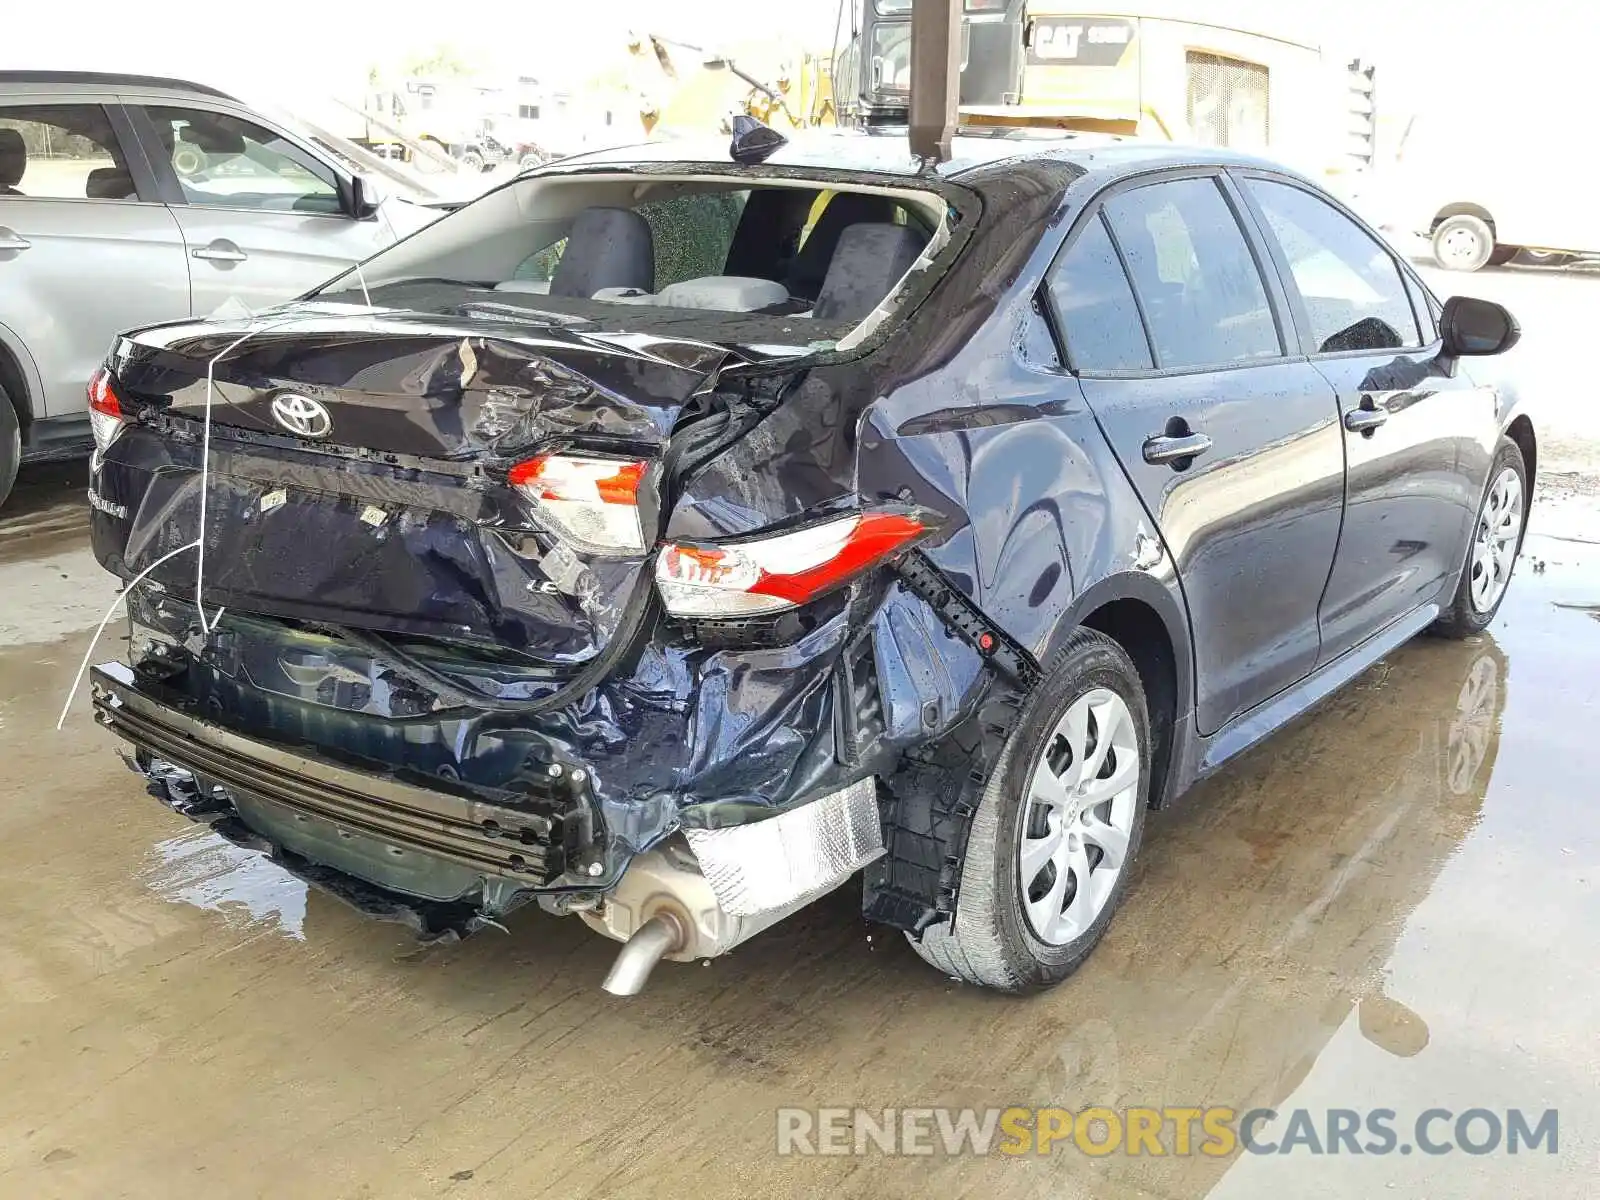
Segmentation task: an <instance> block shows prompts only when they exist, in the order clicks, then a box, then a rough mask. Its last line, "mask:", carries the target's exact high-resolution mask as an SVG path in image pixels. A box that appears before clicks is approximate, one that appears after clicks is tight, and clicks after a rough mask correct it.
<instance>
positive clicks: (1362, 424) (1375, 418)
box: [1344, 396, 1389, 437]
mask: <svg viewBox="0 0 1600 1200" xmlns="http://www.w3.org/2000/svg"><path fill="white" fill-rule="evenodd" d="M1388 419H1389V410H1388V409H1386V408H1379V407H1377V405H1375V404H1374V403H1373V402H1372V397H1371V396H1363V397H1361V407H1360V408H1352V409H1351V410H1350V411H1349V412H1347V413H1345V414H1344V427H1345V428H1346V429H1348V430H1349V431H1350V432H1351V433H1359V434H1361V435H1362V436H1364V437H1371V436H1372V433H1373V431H1374V430H1375V429H1377V428H1378V426H1379V425H1382V424H1383V423H1384V422H1385V421H1387V420H1388Z"/></svg>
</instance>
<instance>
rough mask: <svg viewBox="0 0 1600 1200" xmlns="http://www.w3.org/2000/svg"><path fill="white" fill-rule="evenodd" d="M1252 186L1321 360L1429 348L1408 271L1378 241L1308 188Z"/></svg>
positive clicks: (1258, 182) (1250, 182) (1263, 182)
mask: <svg viewBox="0 0 1600 1200" xmlns="http://www.w3.org/2000/svg"><path fill="white" fill-rule="evenodd" d="M1244 184H1245V187H1246V188H1247V189H1248V190H1249V192H1250V194H1251V196H1252V197H1254V199H1255V201H1256V203H1257V204H1258V205H1260V206H1261V211H1262V214H1263V215H1264V216H1265V217H1266V219H1267V227H1268V228H1269V229H1270V230H1271V231H1272V236H1273V238H1274V239H1276V241H1277V243H1278V245H1279V246H1280V247H1281V248H1282V250H1283V255H1284V257H1285V258H1286V259H1287V260H1288V262H1289V271H1290V274H1292V275H1293V276H1294V285H1295V288H1296V290H1298V291H1299V293H1300V298H1301V299H1302V300H1303V301H1304V303H1305V308H1306V315H1307V317H1308V318H1309V320H1310V323H1311V342H1312V345H1313V346H1314V348H1315V352H1316V353H1319V354H1334V353H1338V352H1339V351H1342V350H1393V349H1400V348H1402V347H1406V346H1420V345H1421V344H1422V337H1421V334H1420V333H1419V331H1418V328H1417V318H1416V314H1415V313H1414V312H1413V311H1412V308H1411V299H1410V297H1409V296H1407V295H1406V285H1405V281H1404V280H1403V279H1402V278H1401V275H1400V268H1399V267H1398V266H1397V265H1396V264H1395V261H1394V259H1393V258H1392V257H1390V255H1389V252H1388V251H1387V250H1385V249H1384V248H1383V246H1381V245H1380V244H1379V243H1378V241H1377V240H1376V239H1375V238H1373V237H1372V236H1371V235H1370V234H1368V233H1367V232H1366V230H1364V229H1362V228H1361V226H1359V225H1357V224H1356V223H1355V222H1354V221H1352V220H1351V219H1350V218H1349V217H1347V216H1345V215H1344V214H1343V213H1342V212H1340V211H1339V210H1338V209H1337V208H1335V207H1333V205H1331V204H1329V203H1327V202H1326V201H1325V200H1321V199H1319V198H1318V197H1316V196H1313V195H1312V194H1311V193H1310V192H1308V191H1305V190H1304V189H1303V188H1297V187H1294V186H1292V185H1291V184H1287V183H1276V182H1274V181H1272V180H1269V179H1246V180H1245V181H1244Z"/></svg>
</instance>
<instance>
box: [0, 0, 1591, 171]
mask: <svg viewBox="0 0 1600 1200" xmlns="http://www.w3.org/2000/svg"><path fill="white" fill-rule="evenodd" d="M1241 2H1243V0H1214V4H1215V11H1217V12H1218V13H1219V14H1220V13H1222V12H1225V11H1226V10H1227V9H1229V8H1233V7H1236V6H1237V5H1238V4H1239V3H1241ZM837 3H838V0H448V2H447V3H436V4H425V3H421V2H420V0H388V2H386V0H355V2H354V3H349V2H344V0H271V2H269V3H265V4H263V3H233V4H229V3H222V2H219V0H149V2H146V3H129V2H128V0H118V2H116V3H113V2H111V0H62V2H59V3H55V4H46V3H44V2H43V0H7V2H6V4H5V7H6V8H7V9H8V10H9V11H7V12H6V14H5V16H4V18H3V19H0V29H3V37H0V67H35V68H60V69H67V68H79V69H101V70H104V69H119V70H126V71H143V72H148V73H151V74H173V75H180V76H185V77H188V78H193V79H196V80H198V81H200V82H205V83H210V84H213V85H214V86H219V87H223V88H224V89H227V90H232V91H235V92H237V93H239V94H241V95H243V96H244V97H246V98H253V97H260V98H264V99H271V100H274V101H276V102H278V103H281V104H283V105H285V106H286V107H290V108H292V107H293V106H294V103H295V97H296V95H297V94H303V93H304V92H305V91H306V90H308V89H316V90H318V91H320V92H322V93H327V92H330V91H335V90H340V91H343V90H346V89H348V88H351V87H355V88H359V87H360V86H361V83H362V81H364V80H365V78H366V73H367V69H368V68H369V67H370V66H372V65H373V64H374V63H380V62H381V63H388V64H391V65H394V66H398V65H399V64H401V63H402V62H403V61H404V60H405V59H406V58H408V57H410V56H413V55H425V54H427V53H428V52H430V51H432V50H434V49H436V48H438V47H439V46H441V45H445V46H449V47H451V48H453V49H454V51H455V52H456V53H457V54H458V55H459V56H460V57H462V58H463V59H465V60H467V61H469V62H475V63H478V64H481V65H482V66H483V67H484V68H485V69H486V70H488V71H491V72H494V73H498V74H506V75H515V74H525V75H535V76H539V77H541V78H546V79H550V80H552V81H563V80H565V81H571V80H574V79H582V78H585V77H588V76H592V75H595V74H597V73H601V72H604V71H606V70H607V69H608V67H614V68H619V69H620V68H621V66H622V65H623V63H624V62H625V55H626V49H625V35H626V32H627V31H628V30H629V29H630V28H633V29H643V30H648V31H650V32H654V33H658V34H665V35H669V36H672V37H675V38H678V39H681V40H683V41H686V42H692V43H696V44H702V45H704V44H708V43H709V44H712V45H721V46H728V45H736V44H738V43H740V42H745V41H751V40H755V39H761V40H765V39H769V38H773V39H779V40H781V41H782V42H783V43H784V44H785V45H786V46H788V47H791V48H795V47H802V46H803V47H807V48H820V49H825V48H826V47H827V46H828V44H829V40H830V34H831V30H832V26H833V22H834V16H835V13H836V11H837ZM1190 6H1191V7H1192V8H1193V9H1194V10H1196V11H1205V10H1206V8H1207V0H1190ZM1097 7H1098V8H1100V9H1102V10H1105V9H1112V10H1114V9H1116V8H1117V7H1118V5H1117V4H1116V3H1114V0H1113V2H1109V3H1101V4H1099V5H1096V3H1095V0H1085V3H1084V5H1083V9H1084V11H1085V12H1086V13H1092V12H1093V11H1095V9H1096V8H1097ZM1129 7H1137V5H1130V6H1129ZM1275 8H1276V9H1277V10H1278V11H1281V12H1286V13H1287V12H1296V11H1298V12H1300V13H1303V14H1305V15H1304V19H1305V20H1307V21H1308V22H1309V23H1310V24H1311V25H1312V26H1313V27H1320V28H1321V29H1322V30H1323V41H1324V45H1325V46H1327V47H1329V49H1330V50H1335V49H1336V50H1337V52H1338V53H1339V54H1340V55H1349V56H1355V55H1360V56H1362V57H1363V58H1365V59H1367V60H1368V61H1371V62H1376V63H1377V64H1378V71H1379V89H1380V91H1379V98H1380V99H1379V102H1380V105H1381V106H1387V108H1388V109H1389V112H1390V114H1391V115H1393V113H1394V112H1395V111H1396V110H1397V109H1398V110H1403V111H1407V112H1409V111H1414V110H1416V109H1419V108H1421V109H1425V110H1429V111H1432V112H1434V113H1437V114H1442V115H1443V116H1444V117H1448V116H1450V115H1452V114H1458V113H1461V112H1464V111H1466V110H1469V109H1470V110H1472V111H1473V112H1481V111H1482V110H1483V109H1486V108H1493V109H1498V110H1500V111H1501V113H1502V114H1504V113H1515V112H1517V111H1518V110H1519V109H1523V110H1525V109H1527V108H1532V109H1534V110H1536V113H1537V119H1538V120H1539V121H1540V122H1541V123H1549V122H1552V121H1553V122H1554V123H1556V124H1557V125H1558V126H1559V127H1560V128H1562V129H1569V128H1570V129H1571V130H1572V132H1573V134H1574V135H1575V136H1577V135H1580V134H1582V135H1585V136H1583V138H1582V140H1583V142H1585V143H1589V142H1592V141H1593V138H1592V136H1588V130H1589V126H1590V122H1591V121H1592V119H1593V117H1594V116H1595V115H1597V110H1600V88H1597V87H1596V86H1595V84H1594V82H1593V76H1594V73H1595V72H1596V70H1600V65H1597V64H1600V57H1597V51H1600V4H1595V3H1592V0H1515V2H1514V3H1500V4H1495V5H1492V6H1491V5H1488V4H1484V3H1482V0H1331V2H1328V0H1323V2H1320V3H1311V2H1310V0H1277V2H1276V3H1275ZM1462 119H1465V118H1462ZM1495 124H1497V125H1503V122H1502V121H1496V122H1495Z"/></svg>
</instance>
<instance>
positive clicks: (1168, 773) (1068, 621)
mask: <svg viewBox="0 0 1600 1200" xmlns="http://www.w3.org/2000/svg"><path fill="white" fill-rule="evenodd" d="M1079 628H1089V629H1094V630H1096V631H1098V632H1100V633H1103V634H1105V635H1106V636H1107V637H1109V638H1111V640H1112V641H1114V642H1116V643H1117V644H1118V645H1119V646H1121V647H1122V649H1123V650H1124V651H1125V652H1126V653H1127V655H1128V657H1129V658H1131V659H1132V660H1133V664H1134V666H1135V667H1136V668H1137V669H1138V672H1139V680H1140V683H1141V684H1142V686H1143V688H1144V693H1145V705H1146V707H1147V708H1148V710H1149V715H1150V731H1151V740H1152V746H1151V770H1152V772H1153V774H1154V777H1155V786H1153V787H1151V789H1150V803H1151V806H1152V807H1154V808H1161V807H1163V806H1164V805H1165V804H1166V803H1167V802H1168V801H1170V800H1171V799H1173V794H1174V789H1173V786H1172V785H1173V783H1174V782H1175V780H1174V778H1173V776H1174V772H1175V771H1176V769H1177V766H1178V764H1180V763H1181V762H1183V761H1184V758H1183V751H1184V749H1185V742H1186V737H1185V733H1184V731H1185V729H1186V727H1187V721H1188V719H1189V714H1190V713H1191V712H1192V711H1193V707H1194V681H1193V664H1194V657H1193V652H1192V650H1191V647H1190V644H1189V634H1188V622H1187V620H1186V618H1185V616H1184V614H1183V611H1182V610H1181V609H1180V608H1179V606H1178V602H1177V600H1176V599H1175V598H1174V597H1173V595H1172V593H1171V591H1169V590H1168V588H1167V587H1166V586H1165V585H1163V584H1162V583H1161V582H1160V581H1159V580H1157V579H1155V578H1153V577H1152V576H1150V575H1146V574H1144V573H1142V572H1128V573H1125V574H1119V575H1113V576H1110V577H1108V578H1105V579H1102V580H1100V581H1099V582H1097V583H1095V584H1094V585H1093V586H1091V587H1089V588H1086V589H1084V591H1083V592H1082V593H1081V594H1080V595H1079V597H1078V599H1077V601H1076V602H1075V603H1074V604H1073V607H1072V609H1071V610H1070V611H1069V612H1068V613H1067V615H1066V616H1065V617H1064V618H1063V619H1062V621H1061V622H1060V624H1059V625H1058V626H1057V627H1056V629H1055V631H1054V633H1053V634H1052V635H1051V638H1050V640H1049V643H1048V645H1047V647H1046V649H1045V651H1044V653H1043V654H1041V656H1040V661H1041V662H1042V663H1044V664H1045V665H1046V666H1048V665H1049V664H1050V663H1051V662H1052V661H1053V660H1054V659H1055V657H1056V656H1057V655H1058V654H1059V652H1060V648H1061V647H1062V646H1064V645H1065V644H1066V643H1067V641H1068V640H1069V639H1070V638H1071V635H1072V633H1073V631H1074V630H1076V629H1079Z"/></svg>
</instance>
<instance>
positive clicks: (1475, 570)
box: [1433, 437, 1529, 638]
mask: <svg viewBox="0 0 1600 1200" xmlns="http://www.w3.org/2000/svg"><path fill="white" fill-rule="evenodd" d="M1528 500H1529V495H1528V469H1527V467H1526V465H1525V464H1524V463H1523V461H1522V451H1521V450H1520V449H1518V448H1517V444H1516V443H1515V442H1513V441H1512V440H1511V439H1510V438H1508V437H1502V438H1501V439H1500V445H1499V447H1498V448H1497V449H1496V450H1495V455H1494V463H1493V465H1492V466H1491V467H1490V468H1489V486H1488V488H1487V489H1486V490H1485V491H1484V493H1483V502H1482V503H1481V504H1480V505H1479V507H1478V519H1477V521H1476V522H1474V524H1473V526H1472V545H1471V547H1470V548H1469V549H1468V551H1467V565H1466V569H1465V570H1464V571H1462V572H1461V582H1460V583H1459V584H1457V585H1456V594H1455V598H1454V599H1453V600H1452V601H1451V604H1450V607H1449V609H1448V610H1447V611H1446V612H1445V614H1444V615H1443V616H1441V617H1440V618H1439V619H1438V620H1437V621H1435V622H1434V624H1433V630H1434V632H1435V633H1440V634H1443V635H1444V636H1445V637H1456V638H1462V637H1470V636H1471V635H1472V634H1474V633H1482V632H1483V631H1484V630H1485V629H1487V628H1488V627H1489V622H1490V621H1493V620H1494V615H1495V613H1497V612H1498V611H1500V602H1501V601H1502V600H1503V599H1505V594H1506V585H1507V584H1509V583H1510V582H1511V572H1512V569H1513V568H1514V567H1515V566H1516V562H1517V555H1518V554H1519V553H1520V552H1521V550H1522V531H1523V530H1524V529H1525V528H1526V526H1527V512H1528Z"/></svg>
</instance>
